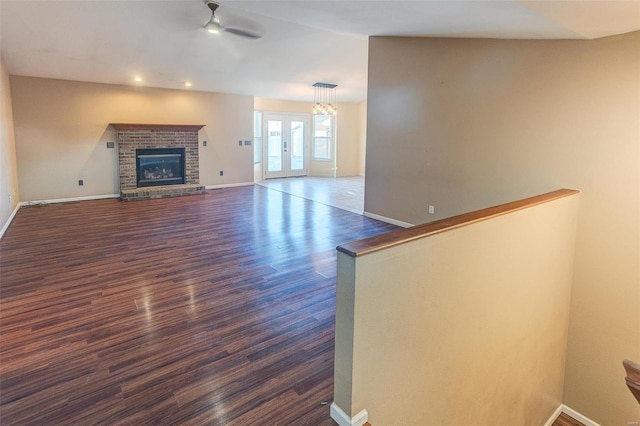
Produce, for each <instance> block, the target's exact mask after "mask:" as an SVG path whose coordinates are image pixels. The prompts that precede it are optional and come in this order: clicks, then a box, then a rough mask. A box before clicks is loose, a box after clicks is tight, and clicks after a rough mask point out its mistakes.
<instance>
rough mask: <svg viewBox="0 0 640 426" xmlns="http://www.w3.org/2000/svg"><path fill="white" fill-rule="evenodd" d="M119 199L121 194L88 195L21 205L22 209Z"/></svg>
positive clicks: (28, 202) (24, 202)
mask: <svg viewBox="0 0 640 426" xmlns="http://www.w3.org/2000/svg"><path fill="white" fill-rule="evenodd" d="M118 197H120V194H105V195H88V196H86V197H72V198H53V199H50V200H35V201H23V202H21V203H20V207H28V206H39V205H43V204H56V203H72V202H74V201H91V200H104V199H105V198H118Z"/></svg>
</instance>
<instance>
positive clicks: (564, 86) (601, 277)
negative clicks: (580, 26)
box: [365, 32, 640, 425]
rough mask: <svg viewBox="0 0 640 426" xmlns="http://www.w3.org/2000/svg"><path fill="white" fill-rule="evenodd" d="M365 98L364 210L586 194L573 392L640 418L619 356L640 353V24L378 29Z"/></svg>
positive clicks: (390, 212)
mask: <svg viewBox="0 0 640 426" xmlns="http://www.w3.org/2000/svg"><path fill="white" fill-rule="evenodd" d="M390 64H393V65H392V66H390ZM367 108H368V113H367V158H366V167H367V174H366V190H365V191H366V193H365V211H367V212H370V213H374V214H378V215H381V216H386V217H390V218H393V219H397V220H401V221H405V222H410V223H421V222H427V221H430V220H433V219H438V218H442V217H447V216H451V215H455V214H459V213H462V212H466V211H471V210H475V209H478V208H482V207H487V206H490V205H494V204H499V203H502V202H506V201H510V200H514V199H519V198H524V197H526V196H531V195H535V194H539V193H544V192H548V191H550V190H554V189H558V188H562V187H565V188H574V189H579V190H580V191H581V192H582V194H581V197H580V207H579V213H578V215H579V217H578V226H577V236H576V252H575V265H574V277H573V288H572V298H571V316H570V325H569V337H568V348H567V362H566V367H565V384H564V399H563V400H564V404H566V405H567V406H569V407H571V408H572V409H574V410H576V411H578V412H580V413H582V414H583V415H585V416H587V417H589V418H591V419H592V420H594V421H596V422H598V423H600V424H603V425H604V424H611V425H614V424H627V422H630V421H638V420H639V419H640V408H639V406H638V404H637V402H636V401H635V400H634V398H633V396H632V395H631V393H630V392H629V390H628V389H627V388H626V386H625V383H624V379H623V377H624V371H623V370H622V364H621V363H622V360H623V359H624V358H629V359H635V360H640V229H639V225H640V220H639V219H640V125H639V121H638V117H640V32H634V33H629V34H624V35H619V36H613V37H607V38H602V39H597V40H488V39H474V40H471V39H428V38H400V37H372V38H371V39H370V40H369V87H368V100H367ZM428 205H433V206H434V207H435V215H428V214H427V206H428Z"/></svg>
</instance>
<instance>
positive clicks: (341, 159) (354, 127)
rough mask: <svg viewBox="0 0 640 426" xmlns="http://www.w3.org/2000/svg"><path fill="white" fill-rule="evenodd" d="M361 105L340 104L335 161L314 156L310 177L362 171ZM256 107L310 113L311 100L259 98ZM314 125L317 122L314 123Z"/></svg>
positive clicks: (276, 110) (273, 110) (256, 100)
mask: <svg viewBox="0 0 640 426" xmlns="http://www.w3.org/2000/svg"><path fill="white" fill-rule="evenodd" d="M358 105H359V104H354V103H348V102H346V103H344V102H339V103H338V115H337V120H336V125H337V128H336V130H337V135H336V141H337V142H336V144H337V146H336V147H335V148H336V151H337V152H336V156H335V159H334V161H314V160H313V158H310V163H309V176H334V173H335V175H336V176H354V175H357V174H358V167H359V157H358V155H359V153H360V151H361V150H362V149H363V148H362V145H361V144H362V138H361V137H360V134H361V133H360V132H361V128H360V127H361V120H362V118H361V116H360V112H361V111H360V109H359V108H358ZM254 107H255V109H256V110H258V111H265V112H284V113H297V114H309V120H311V118H312V117H311V109H312V107H313V103H311V102H294V101H283V100H279V99H264V98H255V101H254ZM311 125H313V123H311Z"/></svg>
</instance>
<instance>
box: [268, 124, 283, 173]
mask: <svg viewBox="0 0 640 426" xmlns="http://www.w3.org/2000/svg"><path fill="white" fill-rule="evenodd" d="M267 147H268V148H267V171H269V172H279V171H281V170H282V121H279V120H269V121H267Z"/></svg>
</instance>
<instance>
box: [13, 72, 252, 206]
mask: <svg viewBox="0 0 640 426" xmlns="http://www.w3.org/2000/svg"><path fill="white" fill-rule="evenodd" d="M10 82H11V93H12V100H13V116H14V124H15V140H16V151H17V162H18V178H19V183H20V196H21V199H22V201H37V200H51V199H66V198H76V197H92V196H101V195H111V194H118V193H119V189H118V153H117V149H111V148H107V142H108V141H114V142H115V141H116V132H115V129H113V127H112V126H109V123H145V124H204V125H205V127H204V128H203V129H202V130H200V132H199V139H200V141H199V142H200V183H201V184H203V185H206V186H216V185H232V184H239V183H251V182H253V149H252V148H253V147H252V146H244V144H243V145H242V146H239V145H238V141H239V140H251V139H252V138H253V97H251V96H244V95H230V94H221V93H208V92H196V91H187V90H168V89H155V88H148V87H135V86H120V85H112V84H97V83H85V82H77V81H66V80H53V79H43V78H32V77H22V76H10ZM203 141H207V146H206V147H205V146H203V144H202V142H203ZM220 171H223V172H224V173H223V176H220ZM80 179H82V180H83V181H84V185H83V186H79V185H78V180H80Z"/></svg>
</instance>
